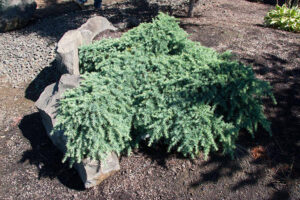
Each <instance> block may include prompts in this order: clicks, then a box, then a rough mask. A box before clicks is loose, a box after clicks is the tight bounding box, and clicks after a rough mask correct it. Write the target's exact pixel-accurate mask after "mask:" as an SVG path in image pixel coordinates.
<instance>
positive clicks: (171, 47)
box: [54, 14, 273, 163]
mask: <svg viewBox="0 0 300 200" xmlns="http://www.w3.org/2000/svg"><path fill="white" fill-rule="evenodd" d="M79 55H80V67H81V73H82V74H83V80H82V82H81V85H80V87H78V88H75V89H72V90H69V91H67V92H66V93H65V94H64V98H63V99H62V100H61V101H60V102H59V111H58V115H57V118H58V124H57V125H56V127H55V129H54V130H55V131H64V134H65V136H66V138H67V152H66V155H65V159H68V158H69V159H70V160H71V163H73V162H80V161H81V160H82V159H84V158H87V157H89V158H92V159H103V158H104V157H105V155H106V154H107V153H109V152H111V151H114V152H116V153H118V154H121V153H124V152H127V153H128V152H130V151H131V148H132V147H138V146H139V144H140V142H141V141H142V140H145V139H146V140H147V141H148V145H149V146H152V145H155V144H157V143H161V142H162V143H164V144H166V145H167V146H168V149H169V150H172V149H174V150H176V151H178V152H180V153H182V154H183V155H185V156H190V157H195V156H197V155H198V153H199V152H200V151H203V152H204V155H205V156H206V157H207V156H208V154H209V153H210V152H213V151H217V150H219V149H222V150H223V152H224V153H226V154H230V155H233V152H234V149H235V140H236V139H237V137H238V134H239V131H240V130H241V129H247V130H248V131H249V132H250V133H251V134H253V132H254V131H256V129H257V126H258V124H261V125H262V126H263V127H264V128H265V129H266V130H267V131H269V132H270V131H271V130H270V123H269V122H268V121H267V119H266V117H265V116H264V114H263V107H262V98H263V97H265V96H269V97H271V98H273V95H272V93H271V87H270V85H269V84H268V83H266V82H264V81H261V80H258V79H257V78H255V75H254V73H253V70H252V68H251V67H249V66H245V65H243V64H241V63H239V62H237V61H234V60H232V59H231V55H230V53H228V52H226V53H223V54H219V53H217V52H215V51H214V50H212V49H210V48H206V47H203V46H201V45H200V44H199V43H197V42H193V41H191V40H189V39H188V38H187V33H186V32H185V31H184V30H182V29H181V28H180V27H179V26H178V22H177V21H176V19H175V18H173V17H170V16H167V15H165V14H159V15H158V17H157V18H156V19H154V20H153V22H152V23H144V24H141V25H140V26H138V27H136V28H134V29H132V30H130V31H128V32H127V33H125V34H123V36H122V37H121V38H118V39H105V40H101V41H98V42H96V43H94V44H92V45H90V46H85V47H82V48H81V49H80V51H79Z"/></svg>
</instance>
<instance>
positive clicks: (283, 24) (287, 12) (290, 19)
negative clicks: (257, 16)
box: [265, 4, 300, 32]
mask: <svg viewBox="0 0 300 200" xmlns="http://www.w3.org/2000/svg"><path fill="white" fill-rule="evenodd" d="M265 24H266V25H268V26H271V27H275V28H279V29H282V30H286V31H293V32H300V9H299V8H298V6H295V7H291V8H288V7H287V6H286V5H285V4H284V5H283V6H279V5H276V8H275V9H274V10H271V11H270V12H268V13H267V16H266V17H265Z"/></svg>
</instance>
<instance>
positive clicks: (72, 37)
mask: <svg viewBox="0 0 300 200" xmlns="http://www.w3.org/2000/svg"><path fill="white" fill-rule="evenodd" d="M105 30H116V28H115V27H114V26H112V25H111V23H110V22H109V21H108V20H107V19H106V18H104V17H100V16H96V17H93V18H91V19H89V20H88V21H87V22H86V23H85V24H83V25H82V26H81V27H80V28H78V29H76V30H70V31H68V32H66V33H65V34H64V35H63V37H62V38H61V39H60V41H59V42H58V48H57V60H58V61H59V67H58V70H59V71H60V72H61V73H62V74H63V75H62V77H61V78H60V80H59V81H58V82H57V83H53V84H51V85H49V86H47V87H46V88H45V90H44V91H43V93H42V94H41V95H40V97H39V99H38V100H37V102H36V104H35V105H36V107H37V108H38V110H39V112H40V115H41V117H42V122H43V125H44V126H45V129H46V132H47V134H48V136H49V137H50V139H51V141H52V142H53V144H54V145H56V146H57V147H58V149H60V150H61V151H62V152H66V138H65V136H64V135H63V132H53V133H51V132H52V130H53V127H54V126H55V124H56V114H57V103H58V101H59V99H60V98H61V97H62V94H63V93H64V92H65V91H66V90H67V89H72V88H75V87H78V86H79V83H80V73H79V57H78V48H79V47H80V46H82V45H88V44H90V43H92V41H93V39H94V37H95V36H96V35H98V34H99V33H100V32H102V31H105ZM74 167H75V169H76V170H77V171H78V173H79V176H80V177H81V179H82V181H83V182H84V185H85V187H86V188H89V187H93V186H95V185H98V184H99V183H101V182H102V181H103V180H104V179H106V178H107V177H109V176H110V175H112V174H113V173H114V172H116V171H118V170H120V164H119V158H118V156H117V155H116V154H115V153H114V152H112V153H110V154H109V155H108V156H107V158H106V159H105V161H104V162H101V161H99V160H90V159H85V160H83V161H82V162H81V163H76V164H74Z"/></svg>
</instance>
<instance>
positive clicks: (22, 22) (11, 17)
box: [0, 0, 36, 32]
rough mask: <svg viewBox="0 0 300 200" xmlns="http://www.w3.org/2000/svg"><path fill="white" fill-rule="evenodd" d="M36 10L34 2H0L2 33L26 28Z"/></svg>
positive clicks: (0, 28) (15, 0)
mask: <svg viewBox="0 0 300 200" xmlns="http://www.w3.org/2000/svg"><path fill="white" fill-rule="evenodd" d="M35 9H36V3H35V1H34V0H0V32H6V31H11V30H14V29H18V28H22V27H24V26H26V25H27V23H28V22H29V20H30V19H31V17H32V15H33V14H34V12H35Z"/></svg>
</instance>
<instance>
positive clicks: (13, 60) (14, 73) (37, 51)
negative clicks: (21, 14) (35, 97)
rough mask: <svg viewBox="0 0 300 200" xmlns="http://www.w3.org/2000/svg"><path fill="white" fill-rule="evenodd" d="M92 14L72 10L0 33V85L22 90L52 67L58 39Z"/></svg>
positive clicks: (90, 12) (91, 12)
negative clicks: (45, 69) (43, 71)
mask: <svg viewBox="0 0 300 200" xmlns="http://www.w3.org/2000/svg"><path fill="white" fill-rule="evenodd" d="M92 15H95V13H93V11H76V12H73V13H68V14H65V15H61V16H57V17H48V18H44V19H39V20H36V21H33V22H32V23H31V24H30V25H29V26H27V27H26V28H24V29H21V30H16V31H12V32H8V33H0V83H2V84H7V83H9V84H10V85H12V86H13V87H16V88H20V87H24V85H25V84H26V83H29V82H30V81H32V80H33V79H34V78H35V77H36V76H37V74H39V72H40V71H41V70H42V69H43V68H45V67H47V66H51V65H52V62H53V61H54V59H55V48H56V45H57V42H58V40H59V39H60V38H61V36H62V35H63V34H64V33H65V32H66V31H68V30H71V29H76V28H77V27H79V26H80V25H81V24H83V23H84V22H85V21H86V20H87V19H88V18H90V17H91V16H92Z"/></svg>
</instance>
